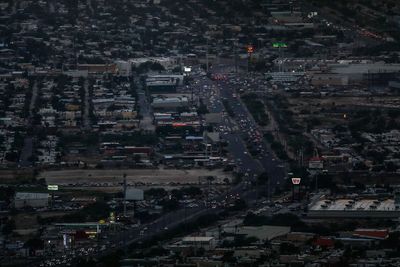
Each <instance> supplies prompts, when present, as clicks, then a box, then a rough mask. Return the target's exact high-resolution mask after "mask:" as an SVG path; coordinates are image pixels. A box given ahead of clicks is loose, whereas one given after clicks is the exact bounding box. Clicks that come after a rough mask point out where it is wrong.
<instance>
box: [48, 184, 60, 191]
mask: <svg viewBox="0 0 400 267" xmlns="http://www.w3.org/2000/svg"><path fill="white" fill-rule="evenodd" d="M47 190H50V191H57V190H58V185H52V184H49V185H47Z"/></svg>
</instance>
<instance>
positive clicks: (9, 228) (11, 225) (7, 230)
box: [1, 219, 16, 236]
mask: <svg viewBox="0 0 400 267" xmlns="http://www.w3.org/2000/svg"><path fill="white" fill-rule="evenodd" d="M15 228H16V226H15V221H14V220H13V219H10V220H7V222H6V223H5V224H4V226H3V228H2V229H1V232H2V233H3V235H6V236H7V235H10V234H11V233H12V232H13V231H14V230H15Z"/></svg>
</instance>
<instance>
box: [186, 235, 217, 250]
mask: <svg viewBox="0 0 400 267" xmlns="http://www.w3.org/2000/svg"><path fill="white" fill-rule="evenodd" d="M181 244H182V245H183V246H190V247H194V248H203V249H205V250H212V249H214V248H215V246H216V240H215V238H214V237H212V236H187V237H184V238H183V239H182V241H181Z"/></svg>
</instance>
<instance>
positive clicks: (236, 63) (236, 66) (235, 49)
mask: <svg viewBox="0 0 400 267" xmlns="http://www.w3.org/2000/svg"><path fill="white" fill-rule="evenodd" d="M236 46H237V43H236V39H234V40H233V51H234V57H235V58H234V60H235V73H237V72H238V62H237V48H236Z"/></svg>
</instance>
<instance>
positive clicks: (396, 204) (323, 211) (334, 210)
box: [308, 192, 400, 218]
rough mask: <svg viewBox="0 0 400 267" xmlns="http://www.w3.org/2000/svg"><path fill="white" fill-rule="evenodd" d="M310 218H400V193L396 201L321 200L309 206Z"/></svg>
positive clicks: (395, 198)
mask: <svg viewBox="0 0 400 267" xmlns="http://www.w3.org/2000/svg"><path fill="white" fill-rule="evenodd" d="M308 216H309V217H318V218H327V217H329V218H399V217H400V193H399V192H396V193H395V197H394V199H383V200H380V199H370V198H368V199H360V198H358V199H357V198H341V199H326V198H321V199H318V200H316V201H315V202H314V203H311V204H310V205H309V210H308Z"/></svg>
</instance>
